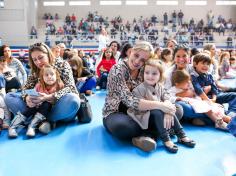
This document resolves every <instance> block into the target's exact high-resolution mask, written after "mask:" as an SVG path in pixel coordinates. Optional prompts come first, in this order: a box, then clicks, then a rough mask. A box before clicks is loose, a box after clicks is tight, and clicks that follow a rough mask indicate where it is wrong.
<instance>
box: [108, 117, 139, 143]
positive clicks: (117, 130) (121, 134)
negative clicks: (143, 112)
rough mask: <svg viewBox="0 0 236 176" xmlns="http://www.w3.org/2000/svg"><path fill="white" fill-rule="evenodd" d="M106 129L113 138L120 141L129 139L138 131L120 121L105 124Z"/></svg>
mask: <svg viewBox="0 0 236 176" xmlns="http://www.w3.org/2000/svg"><path fill="white" fill-rule="evenodd" d="M106 128H107V130H108V131H109V132H110V133H111V134H112V135H113V136H115V137H117V138H119V139H122V140H129V139H131V138H132V137H134V136H136V135H137V133H138V131H139V130H138V129H137V128H136V127H134V126H133V125H132V124H129V123H127V121H122V120H119V121H116V122H113V123H109V124H106Z"/></svg>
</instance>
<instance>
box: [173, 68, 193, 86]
mask: <svg viewBox="0 0 236 176" xmlns="http://www.w3.org/2000/svg"><path fill="white" fill-rule="evenodd" d="M190 79H191V77H190V75H189V73H188V72H187V71H186V70H176V71H174V72H173V74H172V78H171V82H172V85H176V84H180V83H183V82H185V81H189V80H190Z"/></svg>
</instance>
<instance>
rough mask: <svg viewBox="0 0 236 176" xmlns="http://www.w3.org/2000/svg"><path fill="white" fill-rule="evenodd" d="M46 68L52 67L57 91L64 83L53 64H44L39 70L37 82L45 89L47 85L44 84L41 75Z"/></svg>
mask: <svg viewBox="0 0 236 176" xmlns="http://www.w3.org/2000/svg"><path fill="white" fill-rule="evenodd" d="M47 69H52V70H53V71H54V72H55V74H56V83H55V84H56V89H57V91H59V90H61V89H62V88H64V83H63V81H62V80H61V77H60V74H59V72H58V71H57V70H56V69H55V68H54V67H53V66H51V65H45V66H44V67H43V68H42V69H41V70H40V72H39V83H40V85H41V87H42V88H43V90H44V91H45V90H46V87H47V85H46V83H45V82H44V79H43V75H44V73H45V71H46V70H47Z"/></svg>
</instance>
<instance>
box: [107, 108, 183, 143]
mask: <svg viewBox="0 0 236 176" xmlns="http://www.w3.org/2000/svg"><path fill="white" fill-rule="evenodd" d="M159 112H160V110H151V111H150V113H151V114H150V119H152V116H155V117H158V115H159V114H160V113H159ZM156 113H158V114H156ZM181 113H182V109H181V108H180V109H179V108H177V111H176V115H177V114H179V115H181ZM160 119H161V118H160ZM179 119H181V117H180V116H179ZM149 124H150V123H149ZM103 125H104V127H105V128H106V130H107V131H108V132H109V133H111V134H112V135H113V136H115V137H117V138H119V139H122V140H130V139H132V138H133V137H137V136H141V135H153V131H156V130H157V128H156V127H155V126H156V125H155V126H153V125H149V126H150V127H149V128H148V129H147V130H143V129H142V128H141V127H140V126H139V125H138V124H137V123H136V122H135V121H134V120H133V119H132V118H131V117H129V116H128V115H127V114H125V113H124V112H117V113H112V114H110V115H109V116H107V117H106V118H103ZM162 126H163V123H162ZM154 135H155V134H154ZM155 137H156V136H155Z"/></svg>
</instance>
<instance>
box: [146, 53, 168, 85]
mask: <svg viewBox="0 0 236 176" xmlns="http://www.w3.org/2000/svg"><path fill="white" fill-rule="evenodd" d="M147 65H149V66H151V67H155V68H157V69H158V70H159V72H160V79H159V82H163V81H164V79H165V77H164V70H163V66H162V63H161V61H160V60H158V59H157V58H154V57H152V58H150V59H148V60H147V61H146V62H145V66H144V70H145V68H146V66H147Z"/></svg>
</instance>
